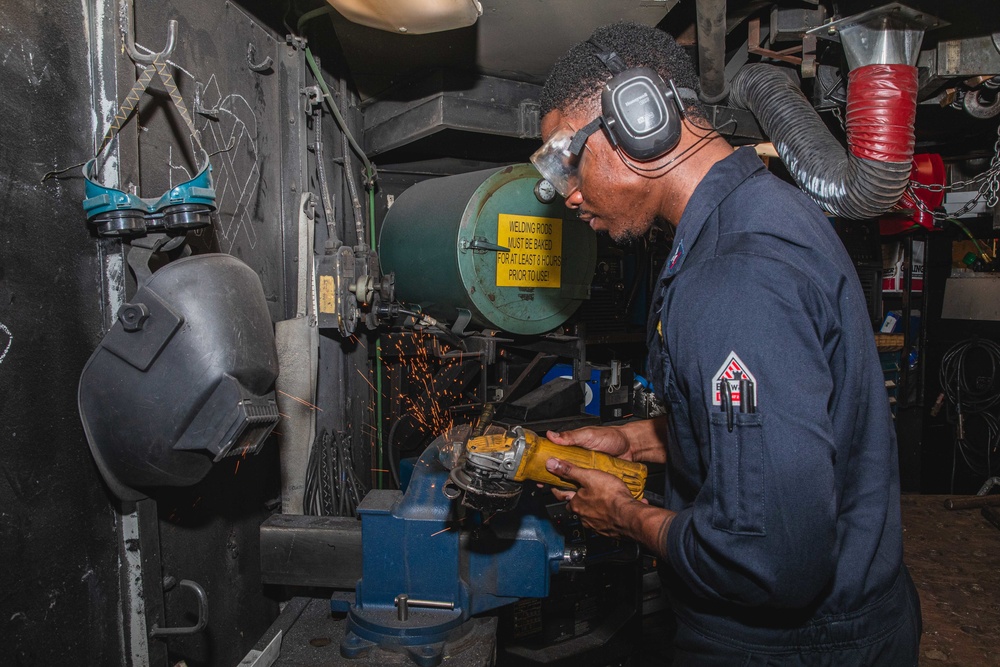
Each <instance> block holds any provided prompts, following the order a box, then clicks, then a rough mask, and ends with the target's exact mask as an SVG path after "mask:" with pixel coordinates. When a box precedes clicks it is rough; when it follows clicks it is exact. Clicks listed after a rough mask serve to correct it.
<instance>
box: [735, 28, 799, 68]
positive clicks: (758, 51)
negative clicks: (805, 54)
mask: <svg viewBox="0 0 1000 667" xmlns="http://www.w3.org/2000/svg"><path fill="white" fill-rule="evenodd" d="M747 26H748V36H747V43H748V44H749V46H748V47H747V51H749V52H750V53H753V54H754V55H758V56H764V57H765V58H774V59H775V60H780V61H782V62H786V63H790V64H792V65H801V64H802V58H801V57H799V56H794V55H792V54H793V53H802V46H801V45H800V46H793V47H791V48H789V49H784V50H782V51H771V50H770V49H765V48H763V47H762V46H761V45H760V19H759V18H753V19H750V20H749V21H748V22H747Z"/></svg>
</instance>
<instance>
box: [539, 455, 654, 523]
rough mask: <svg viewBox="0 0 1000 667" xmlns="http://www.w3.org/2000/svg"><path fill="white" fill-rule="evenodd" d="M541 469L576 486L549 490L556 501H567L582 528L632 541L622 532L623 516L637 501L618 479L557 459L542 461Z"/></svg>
mask: <svg viewBox="0 0 1000 667" xmlns="http://www.w3.org/2000/svg"><path fill="white" fill-rule="evenodd" d="M545 468H546V469H547V470H548V471H549V472H550V473H552V474H553V475H556V476H557V477H561V478H562V479H565V480H566V481H568V482H573V483H574V484H576V485H577V486H578V487H579V488H578V489H577V490H576V491H569V490H565V489H556V488H553V489H552V494H553V495H554V496H555V497H556V498H557V499H559V500H565V501H568V505H567V506H568V507H569V509H570V510H571V511H572V512H573V513H574V514H576V515H577V516H579V517H580V520H581V521H582V522H583V525H584V526H586V527H588V528H591V529H593V530H596V531H597V532H598V533H601V534H602V535H608V536H610V537H632V538H634V536H631V535H629V534H628V533H627V532H626V521H625V514H626V512H627V511H628V510H627V508H628V507H629V506H630V505H633V504H637V501H636V500H635V499H634V498H632V494H631V493H630V492H629V490H628V487H626V486H625V483H624V482H622V480H620V479H619V478H617V477H615V476H614V475H610V474H608V473H606V472H602V471H600V470H594V469H592V468H581V467H579V466H575V465H573V464H572V463H569V462H568V461H563V460H562V459H557V458H551V459H549V460H548V461H546V462H545ZM643 502H645V501H643Z"/></svg>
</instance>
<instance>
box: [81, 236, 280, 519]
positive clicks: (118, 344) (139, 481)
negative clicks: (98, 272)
mask: <svg viewBox="0 0 1000 667" xmlns="http://www.w3.org/2000/svg"><path fill="white" fill-rule="evenodd" d="M137 252H138V249H136V248H133V249H132V252H131V253H130V258H129V259H130V262H129V263H130V264H133V262H132V254H133V253H137ZM133 268H134V265H133ZM137 278H140V280H139V286H138V289H137V291H136V294H135V297H134V298H132V299H131V300H130V301H129V303H126V304H124V305H123V306H122V307H121V309H120V310H119V313H118V319H117V321H116V322H115V323H114V326H112V327H111V330H110V331H109V332H108V333H107V335H106V336H105V337H104V339H103V340H102V341H101V344H100V346H99V347H98V348H97V350H95V351H94V354H93V355H92V356H91V357H90V360H89V361H88V362H87V365H86V366H85V367H84V369H83V374H82V375H81V377H80V387H79V395H78V401H79V408H80V418H81V420H82V421H83V427H84V431H85V432H86V435H87V441H88V442H89V443H90V450H91V452H92V453H93V456H94V459H95V460H96V462H97V466H98V468H99V469H100V471H101V475H102V476H103V477H104V480H105V481H106V482H107V484H108V486H109V487H110V488H111V490H112V492H113V493H114V494H115V495H116V496H118V497H119V498H121V499H123V500H140V499H142V498H144V497H145V495H146V494H145V493H143V492H141V491H139V490H138V489H147V488H149V487H157V486H188V485H192V484H195V483H197V482H199V481H200V480H201V479H202V478H204V476H205V475H206V474H207V473H208V471H209V469H210V468H211V467H212V464H213V462H215V461H219V460H220V459H222V458H223V457H225V456H227V455H228V456H238V455H245V454H249V453H254V452H256V451H257V449H259V447H260V445H261V444H262V442H263V440H264V439H265V438H266V437H267V435H268V434H269V433H270V431H271V429H272V428H273V427H274V425H275V423H277V420H278V410H277V406H276V403H275V400H274V391H273V387H274V381H275V379H276V378H277V375H278V357H277V352H276V350H275V344H274V330H273V328H272V324H271V317H270V314H269V313H268V308H267V303H266V301H265V299H264V290H263V288H262V287H261V284H260V279H259V278H258V277H257V274H256V273H254V271H253V270H252V269H250V267H248V266H247V265H246V264H244V263H243V262H241V261H240V260H238V259H236V258H235V257H232V256H230V255H222V254H208V255H196V256H192V257H186V258H183V259H179V260H176V261H174V262H171V263H169V264H167V265H166V266H163V267H162V268H160V269H159V270H157V271H156V272H155V273H152V274H149V272H148V271H146V272H145V275H144V276H142V275H141V274H140V273H139V272H137Z"/></svg>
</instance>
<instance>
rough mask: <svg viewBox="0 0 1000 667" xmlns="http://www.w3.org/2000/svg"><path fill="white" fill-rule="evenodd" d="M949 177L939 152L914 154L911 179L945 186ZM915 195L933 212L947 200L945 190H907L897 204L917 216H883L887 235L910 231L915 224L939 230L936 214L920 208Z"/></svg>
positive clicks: (926, 183)
mask: <svg viewBox="0 0 1000 667" xmlns="http://www.w3.org/2000/svg"><path fill="white" fill-rule="evenodd" d="M945 177H946V176H945V171H944V160H942V159H941V156H940V155H938V154H937V153H920V154H918V155H914V156H913V169H912V170H911V171H910V180H911V181H916V182H918V183H923V184H924V185H944V184H945V182H944V181H945ZM911 195H915V196H916V197H917V199H919V200H920V201H921V202H923V204H924V206H925V207H926V208H927V209H928V210H931V211H933V210H934V209H936V208H937V207H938V206H940V205H941V202H943V201H944V191H941V192H935V191H933V190H925V189H923V188H913V189H912V190H909V191H907V192H905V193H903V196H902V197H900V199H899V203H898V204H897V206H898V207H899V208H902V209H912V210H913V215H910V216H908V217H905V218H902V217H899V216H895V217H892V218H883V219H882V220H880V221H879V232H881V233H882V234H883V235H889V234H899V233H900V232H906V231H910V230H911V229H913V225H914V224H917V225H920V226H921V227H924V228H925V229H935V227H934V217H933V216H931V214H929V213H925V212H924V211H922V210H920V208H919V207H918V206H917V204H916V202H915V201H914V200H913V197H912V196H911Z"/></svg>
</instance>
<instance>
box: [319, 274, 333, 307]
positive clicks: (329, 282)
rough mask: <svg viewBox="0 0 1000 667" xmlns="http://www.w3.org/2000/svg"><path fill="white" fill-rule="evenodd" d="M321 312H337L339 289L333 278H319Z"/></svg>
mask: <svg viewBox="0 0 1000 667" xmlns="http://www.w3.org/2000/svg"><path fill="white" fill-rule="evenodd" d="M319 312H321V313H336V312H337V288H336V283H335V282H334V281H333V276H320V277H319Z"/></svg>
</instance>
